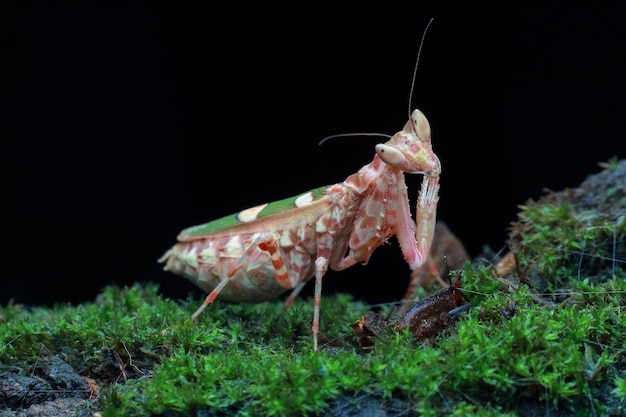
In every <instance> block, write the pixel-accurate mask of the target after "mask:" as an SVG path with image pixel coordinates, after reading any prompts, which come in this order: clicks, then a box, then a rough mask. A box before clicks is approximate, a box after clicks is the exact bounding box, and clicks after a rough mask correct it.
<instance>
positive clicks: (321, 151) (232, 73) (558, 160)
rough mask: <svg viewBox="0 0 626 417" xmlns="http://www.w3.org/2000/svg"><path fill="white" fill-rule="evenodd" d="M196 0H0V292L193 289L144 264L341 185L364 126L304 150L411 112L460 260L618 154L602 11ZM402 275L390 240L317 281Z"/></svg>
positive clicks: (329, 288)
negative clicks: (425, 139)
mask: <svg viewBox="0 0 626 417" xmlns="http://www.w3.org/2000/svg"><path fill="white" fill-rule="evenodd" d="M48 3H55V4H54V5H50V4H48ZM203 3H208V2H202V3H199V5H193V4H192V3H185V2H180V3H175V5H174V2H172V5H165V4H164V3H159V2H127V3H120V4H116V3H106V4H105V3H96V2H76V3H62V2H42V3H36V2H32V1H20V2H16V3H15V4H12V3H7V2H5V3H3V6H2V8H3V10H2V11H1V14H2V17H1V19H2V22H1V23H2V42H3V43H4V45H3V47H2V56H3V61H4V63H3V64H2V76H1V80H2V81H1V82H2V84H1V86H2V100H3V104H4V106H3V107H4V109H3V110H2V114H1V115H0V122H1V129H2V130H1V132H0V135H1V138H2V148H1V149H2V150H1V151H0V152H1V160H0V162H1V167H2V168H1V169H2V178H3V187H2V196H3V197H2V208H3V210H2V213H3V214H2V217H3V219H4V221H3V222H2V223H3V227H2V229H3V230H2V252H1V255H0V256H1V263H2V264H1V268H2V269H1V271H2V272H1V274H2V277H1V281H0V303H2V304H4V303H7V302H8V301H9V300H10V299H13V300H14V301H16V302H20V303H26V304H51V303H54V302H72V303H76V302H80V301H83V300H93V299H94V297H95V296H96V295H97V294H98V292H99V291H100V290H101V289H102V287H103V286H105V285H107V284H119V285H125V284H131V283H133V282H135V281H151V282H157V283H159V285H160V288H161V292H162V293H164V294H165V295H167V296H170V297H175V298H176V297H185V296H186V295H187V294H189V293H193V294H197V295H198V297H199V298H200V297H201V296H202V292H201V291H200V290H198V289H196V288H195V287H194V286H193V285H192V284H191V283H189V282H187V281H186V280H185V279H183V278H181V277H178V276H176V275H173V274H170V273H167V272H164V271H162V269H161V265H158V264H157V263H156V259H157V258H158V257H160V256H161V255H162V254H163V252H165V251H166V250H167V249H168V248H169V247H170V246H171V245H172V244H174V243H175V238H176V235H177V233H178V232H179V231H180V230H181V229H183V228H185V227H188V226H191V225H194V224H198V223H203V222H206V221H209V220H212V219H214V218H216V217H220V216H222V215H226V214H229V213H232V212H235V211H238V210H240V209H243V208H246V207H249V206H253V205H257V204H260V203H263V202H268V201H272V200H277V199H281V198H284V197H288V196H290V195H295V194H298V193H300V192H303V191H306V190H308V189H311V188H314V187H317V186H320V185H324V184H331V183H335V182H340V181H342V180H343V179H345V177H346V176H348V175H349V174H351V173H353V172H355V171H356V170H358V169H359V168H360V167H361V166H362V165H364V164H366V163H368V162H370V161H371V159H372V157H373V154H374V152H373V147H374V145H375V144H376V143H377V141H378V139H376V138H370V137H346V138H338V139H333V140H330V141H327V142H326V143H324V144H323V145H322V146H318V142H319V141H320V140H321V139H322V138H324V137H326V136H328V135H332V134H337V133H347V132H380V133H386V134H393V133H395V132H396V131H398V130H400V129H401V128H402V126H403V125H404V123H405V122H406V120H407V117H408V114H409V111H410V110H411V109H412V108H415V107H417V108H419V109H421V110H422V111H423V112H424V113H425V114H426V116H427V117H428V119H429V121H430V123H431V127H432V138H433V147H434V150H435V152H436V153H437V154H438V155H439V158H440V160H441V162H442V167H443V173H442V179H441V183H442V186H441V198H440V204H439V211H438V213H439V218H440V219H442V220H444V221H446V222H447V223H448V225H449V226H450V227H451V229H452V231H453V232H454V233H456V235H457V236H458V237H459V238H461V240H462V241H463V242H464V244H465V245H466V247H467V248H468V250H469V251H470V254H471V255H472V256H476V255H477V254H479V253H480V251H481V250H482V248H483V247H484V246H485V245H486V246H489V247H491V248H493V249H495V250H498V249H501V248H502V247H503V245H504V243H505V240H506V237H507V227H508V226H509V224H510V222H511V221H514V220H515V219H516V213H517V211H518V209H517V206H518V205H519V204H523V203H524V202H525V201H526V200H528V199H530V198H537V197H539V196H541V195H542V190H543V189H544V187H548V188H551V189H553V190H560V189H563V188H565V187H573V186H576V185H577V184H578V183H580V182H581V181H582V180H583V179H584V178H585V177H586V176H587V175H589V174H592V173H596V172H598V171H599V170H600V168H599V167H598V165H597V164H598V162H603V161H607V160H608V159H610V158H611V157H618V158H624V157H626V146H625V145H624V141H625V134H624V133H625V130H626V129H625V127H626V126H625V121H624V120H625V118H624V114H625V113H624V110H626V106H625V104H624V97H625V96H624V93H625V91H626V89H625V88H624V74H626V71H625V70H626V65H625V64H624V52H625V51H626V48H625V47H626V36H625V35H626V33H625V32H626V29H625V27H626V25H625V24H624V23H625V22H624V18H623V15H622V14H621V13H619V11H618V10H610V9H604V8H601V7H600V6H592V5H587V6H584V7H582V6H576V5H575V3H569V2H564V3H563V4H558V3H551V4H549V3H544V4H543V5H542V6H541V7H537V8H532V7H531V6H530V4H529V3H524V7H523V8H515V7H511V8H510V9H508V10H493V9H491V10H477V9H474V8H469V7H467V8H464V9H449V10H441V8H439V9H435V8H430V7H427V6H425V5H420V4H418V3H416V5H415V6H411V7H409V6H402V7H397V8H394V7H392V6H385V8H384V9H381V7H380V5H377V6H376V7H372V8H369V7H368V6H365V5H364V4H363V3H361V4H360V5H359V6H358V7H355V8H353V9H345V10H339V9H338V8H337V6H332V7H328V8H324V7H320V6H317V7H314V5H313V4H307V5H304V6H303V5H300V6H298V8H291V7H290V6H281V7H275V8H274V7H269V6H254V7H252V8H251V7H250V6H244V5H243V4H237V5H235V6H234V7H232V8H228V7H225V6H220V5H218V6H215V5H207V4H203ZM407 4H409V3H407ZM431 18H434V21H433V23H432V25H431V27H430V29H429V30H428V32H427V34H426V39H425V42H424V46H423V49H422V52H421V57H420V62H419V67H418V69H417V78H416V82H415V86H414V88H413V97H412V99H411V100H412V101H411V103H409V96H410V93H411V79H412V76H413V71H414V68H415V61H416V58H417V54H418V49H419V43H420V39H421V37H422V34H423V31H424V29H425V27H426V25H427V23H428V21H429V20H430V19H431ZM420 180H421V177H419V176H413V177H408V178H407V181H408V185H409V189H410V193H411V200H412V204H413V203H414V199H415V196H416V193H417V189H418V186H419V181H420ZM408 274H409V270H408V267H407V266H406V264H405V263H404V261H403V259H402V255H401V253H400V250H399V248H398V247H397V242H396V241H395V239H393V240H392V241H391V244H390V245H386V246H385V247H381V248H379V249H378V250H377V251H376V252H375V253H374V256H373V257H372V259H371V261H370V263H369V264H368V265H367V266H361V265H357V266H354V267H352V268H350V269H349V270H346V271H343V272H333V271H330V272H329V273H328V275H327V277H326V279H325V281H324V285H325V287H324V292H325V293H330V292H334V291H347V292H351V293H353V294H355V295H356V296H357V297H362V298H364V299H367V300H368V301H371V302H381V301H389V300H392V299H396V298H397V297H398V296H399V295H401V294H402V293H403V291H404V286H405V285H406V281H407V280H408ZM310 290H311V286H309V287H307V290H305V294H306V291H309V292H308V293H309V294H310V292H311V291H310Z"/></svg>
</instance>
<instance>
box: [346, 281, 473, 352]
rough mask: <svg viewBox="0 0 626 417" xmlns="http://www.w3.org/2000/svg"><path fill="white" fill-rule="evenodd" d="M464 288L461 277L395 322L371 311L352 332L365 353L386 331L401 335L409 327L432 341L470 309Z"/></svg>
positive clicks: (424, 338)
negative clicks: (462, 291) (377, 337)
mask: <svg viewBox="0 0 626 417" xmlns="http://www.w3.org/2000/svg"><path fill="white" fill-rule="evenodd" d="M460 286H461V279H460V277H457V278H456V280H455V281H454V282H453V283H452V285H450V286H447V287H446V288H442V289H441V290H439V291H437V292H436V293H434V294H433V295H431V296H430V297H427V298H424V299H422V300H420V301H418V302H416V303H415V304H413V305H412V306H411V307H409V308H408V309H407V310H406V312H404V313H402V314H400V315H399V316H398V317H397V318H395V319H389V318H388V317H383V316H381V315H380V314H378V313H376V312H374V311H368V312H367V313H366V314H365V316H363V317H362V318H361V319H359V320H357V321H356V322H354V323H353V324H352V326H351V329H352V331H353V332H354V333H355V335H356V337H357V341H358V342H359V345H360V346H361V348H362V349H364V350H370V349H372V347H373V346H374V337H375V336H377V335H379V334H380V333H381V332H382V331H384V330H385V329H386V328H392V329H393V330H395V331H397V332H399V331H403V330H404V329H406V328H408V329H409V331H410V332H411V334H412V335H413V336H414V337H415V339H416V340H419V341H427V342H432V341H433V340H434V339H435V337H437V336H438V335H440V334H442V333H443V332H444V331H445V330H447V329H449V328H450V327H451V326H453V325H454V323H456V322H457V321H458V320H459V317H460V315H459V313H460V312H461V311H463V310H464V309H466V308H469V306H470V304H469V303H468V302H467V300H466V299H465V297H464V296H463V294H462V293H461V291H460V290H459V288H460Z"/></svg>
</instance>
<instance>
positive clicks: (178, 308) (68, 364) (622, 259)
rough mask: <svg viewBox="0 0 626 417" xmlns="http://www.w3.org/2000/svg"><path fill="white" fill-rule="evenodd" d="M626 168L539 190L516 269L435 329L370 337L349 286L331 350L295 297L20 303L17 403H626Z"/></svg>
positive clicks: (310, 410)
mask: <svg viewBox="0 0 626 417" xmlns="http://www.w3.org/2000/svg"><path fill="white" fill-rule="evenodd" d="M625 178H626V162H618V161H609V163H608V164H606V166H605V170H604V171H603V172H602V173H601V174H598V175H597V176H593V177H590V178H589V180H588V181H592V180H593V181H596V183H595V184H591V183H588V182H586V183H583V184H582V185H581V187H579V188H577V189H574V190H565V191H563V192H561V193H548V195H547V196H546V198H544V199H540V200H539V201H536V202H531V201H529V202H528V203H527V204H526V205H525V206H524V207H523V208H522V210H521V212H520V214H519V219H518V221H517V222H515V223H513V224H512V228H511V240H510V242H509V246H510V248H511V249H512V253H513V254H514V256H515V259H516V264H515V265H514V266H513V267H512V268H509V269H508V270H507V271H506V273H503V274H501V276H498V275H497V274H496V268H495V266H494V264H493V263H492V262H484V261H480V260H476V261H474V262H468V263H467V264H466V265H465V267H464V268H462V270H460V271H459V273H460V274H462V282H463V290H464V293H465V294H466V296H467V297H468V298H469V300H470V301H471V303H472V308H471V309H470V310H469V311H467V312H465V313H463V317H462V318H461V320H460V321H459V322H458V323H457V324H456V326H455V327H454V328H453V329H451V330H449V331H447V332H445V333H444V334H442V335H440V336H439V337H438V338H437V339H436V340H435V341H434V342H431V343H422V342H416V341H415V340H414V338H413V337H412V335H411V334H409V333H408V331H406V332H402V331H400V332H393V331H389V332H386V333H384V334H381V335H379V336H378V337H377V339H376V341H375V344H374V347H373V349H372V350H371V351H369V352H363V351H362V350H361V349H360V347H359V345H358V343H357V340H356V337H355V335H354V334H353V333H352V331H351V329H350V325H351V324H352V323H354V322H355V321H356V320H357V319H359V318H361V316H362V315H363V314H365V313H366V312H367V310H368V308H369V307H368V306H367V305H365V304H363V303H361V302H357V301H354V300H353V299H352V298H351V297H350V296H349V295H341V294H336V295H325V296H324V297H322V307H321V326H322V327H321V334H320V351H318V352H313V351H312V337H311V331H310V325H311V319H312V314H313V311H312V301H311V300H308V299H299V300H297V301H296V302H295V303H294V305H292V307H291V308H290V309H288V310H286V311H284V312H283V311H282V304H281V302H280V301H277V302H271V303H262V304H258V305H244V304H241V305H239V304H226V303H220V302H217V303H214V304H213V305H212V306H210V308H209V309H207V311H205V312H204V313H203V314H202V315H201V316H200V317H198V319H196V320H194V321H191V320H190V315H191V314H192V313H193V311H194V310H195V309H196V307H197V306H198V304H199V302H200V301H201V300H197V299H191V298H190V299H187V300H184V301H176V300H172V299H168V298H164V297H162V296H161V295H159V293H158V288H157V287H156V286H155V285H152V284H149V283H148V284H137V285H134V286H132V287H129V288H118V287H113V286H112V287H108V288H106V289H105V290H104V291H103V293H102V294H101V296H100V297H99V298H98V299H97V300H96V301H95V302H93V303H86V304H82V305H78V306H68V305H57V306H55V307H53V308H25V307H23V306H21V305H17V304H9V305H6V306H3V307H1V308H0V372H1V373H2V377H1V378H0V379H2V381H0V385H1V388H2V391H1V392H2V394H0V395H1V396H2V398H0V416H9V415H19V412H20V410H25V409H28V408H29V407H34V406H35V405H41V404H42V403H45V402H48V403H50V402H55V401H56V402H57V403H56V404H58V401H59V400H60V399H63V398H65V399H68V398H69V399H77V400H78V401H76V402H75V403H74V406H73V408H69V409H67V410H66V411H65V413H64V415H92V414H93V413H99V414H100V415H102V416H156V415H161V416H183V415H208V416H211V415H220V416H221V415H253V416H254V415H265V416H271V415H290V416H296V415H333V416H355V415H366V414H365V412H366V411H367V410H369V411H370V412H372V409H373V408H375V409H376V411H377V412H378V413H379V414H378V415H385V416H392V415H398V416H399V415H420V416H422V415H423V416H441V415H446V416H448V415H462V416H473V415H475V416H479V415H480V416H503V415H504V416H527V415H551V416H570V415H572V416H573V415H576V416H578V415H580V416H589V415H597V416H607V415H608V416H612V415H614V416H618V415H624V414H625V413H626V342H625V340H626V316H624V315H623V314H622V312H623V310H624V308H626V281H625V278H626V273H625V269H626V243H625V241H626V219H625V213H626V184H625ZM600 181H602V182H604V183H607V186H606V187H600V186H599V182H600ZM620 181H621V183H620ZM590 193H593V195H590ZM381 312H383V313H385V312H391V307H383V308H382V310H381ZM51 363H52V364H56V365H54V366H52V365H51ZM59 364H61V365H65V366H64V367H63V366H61V365H59ZM55 366H56V367H55ZM50 369H53V370H56V371H55V372H56V373H54V372H51V371H50ZM59 369H61V370H65V371H66V372H68V374H70V373H71V372H75V373H76V374H77V375H80V376H81V377H82V379H80V378H78V379H79V380H78V381H76V380H73V379H71V378H70V377H69V376H68V377H66V378H65V379H64V378H59V376H58V375H59ZM53 374H54V375H53ZM27 378H30V379H27ZM81 381H82V382H84V385H81ZM28 384H32V385H28ZM29 387H31V388H33V387H34V390H35V391H38V392H43V394H42V395H40V396H36V395H32V392H33V390H30V391H29V389H28V388H29ZM20 390H21V391H20ZM12 393H13V394H15V393H17V395H13V394H12ZM2 407H4V408H5V409H4V411H2ZM359 413H361V414H359ZM24 415H25V414H24ZM48 415H53V414H48Z"/></svg>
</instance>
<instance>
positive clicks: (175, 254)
mask: <svg viewBox="0 0 626 417" xmlns="http://www.w3.org/2000/svg"><path fill="white" fill-rule="evenodd" d="M440 172H441V165H440V163H439V159H438V158H437V156H436V155H435V154H434V153H433V151H432V146H431V141H430V126H429V124H428V121H427V120H426V117H425V116H424V115H423V114H422V113H421V112H420V111H419V110H415V111H414V112H413V113H412V114H411V117H410V120H409V122H407V124H406V125H405V127H404V129H403V130H401V131H400V132H398V133H396V134H395V135H394V136H393V137H392V138H391V139H390V140H389V141H388V142H386V143H384V144H379V145H377V146H376V155H375V156H374V159H373V161H372V162H371V163H369V164H367V165H365V166H363V167H362V168H361V169H360V170H359V171H358V172H357V173H355V174H353V175H350V176H349V177H348V178H347V179H346V180H345V181H343V182H342V183H338V184H334V185H331V186H329V187H325V188H324V189H317V190H313V191H311V192H309V193H305V194H302V195H301V196H299V197H298V198H296V199H294V202H293V206H292V207H291V208H289V209H285V210H281V211H278V212H276V213H272V214H269V215H266V216H260V215H259V216H258V217H256V216H255V215H249V214H248V215H247V217H246V216H243V219H244V220H243V221H242V222H241V223H240V224H238V225H236V226H233V227H229V228H227V229H224V230H218V231H211V232H210V233H198V229H199V228H202V227H203V225H200V226H195V227H193V228H189V229H186V230H184V231H183V232H181V234H180V235H179V237H178V239H179V243H177V244H175V245H174V246H173V247H172V248H171V249H170V250H169V251H167V252H166V253H165V255H163V257H162V258H161V259H159V262H166V264H165V267H164V269H165V270H167V271H171V272H173V273H176V274H179V275H182V276H185V277H186V278H188V279H190V280H191V281H192V282H194V283H195V284H196V285H198V286H199V287H201V288H202V289H204V290H205V291H207V292H209V296H208V297H207V299H206V301H205V303H204V304H203V306H202V307H201V308H200V309H199V310H198V311H197V312H196V313H195V314H194V317H195V316H197V315H198V314H199V313H200V311H202V309H203V308H204V307H206V306H207V305H209V304H210V303H212V302H213V301H214V300H215V299H217V298H219V299H222V300H225V301H230V302H262V301H266V300H270V299H273V298H276V297H278V296H280V295H281V294H282V293H284V292H285V291H287V290H292V293H291V295H290V296H289V298H288V299H287V301H286V302H285V305H286V306H288V305H289V304H291V302H293V300H294V299H295V297H296V296H297V294H298V293H299V292H300V290H301V289H302V288H303V287H304V285H305V284H306V283H307V282H308V281H309V280H310V279H311V278H312V277H313V276H315V277H316V285H315V317H314V320H313V334H314V349H315V350H317V332H318V327H319V300H320V296H321V286H322V278H323V276H324V274H325V273H326V270H327V268H328V267H330V268H331V269H333V270H337V271H340V270H343V269H345V268H348V267H350V266H352V265H354V264H355V263H364V264H365V263H367V262H368V260H369V259H370V257H371V255H372V253H373V252H374V250H375V249H376V248H378V246H380V245H381V244H383V243H384V242H386V241H387V240H388V239H389V238H390V237H392V236H394V235H396V236H397V239H398V242H399V243H400V248H401V250H402V253H403V255H404V258H405V260H406V261H407V263H408V265H409V266H410V268H411V269H416V268H418V267H419V266H421V265H422V264H423V263H424V262H425V260H426V259H427V257H428V251H429V248H430V245H431V242H432V238H433V233H434V226H435V220H436V207H437V201H438V191H439V175H440ZM404 173H417V174H424V179H423V181H422V188H421V190H420V194H419V197H418V202H417V206H416V219H415V222H414V221H413V219H412V217H411V214H410V208H409V201H408V195H407V187H406V183H405V181H404ZM320 190H322V191H320ZM256 209H258V210H257V211H254V213H257V212H258V213H263V211H262V209H263V206H260V207H258V208H256ZM252 210H254V209H252ZM242 213H243V212H242ZM416 226H417V227H416Z"/></svg>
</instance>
